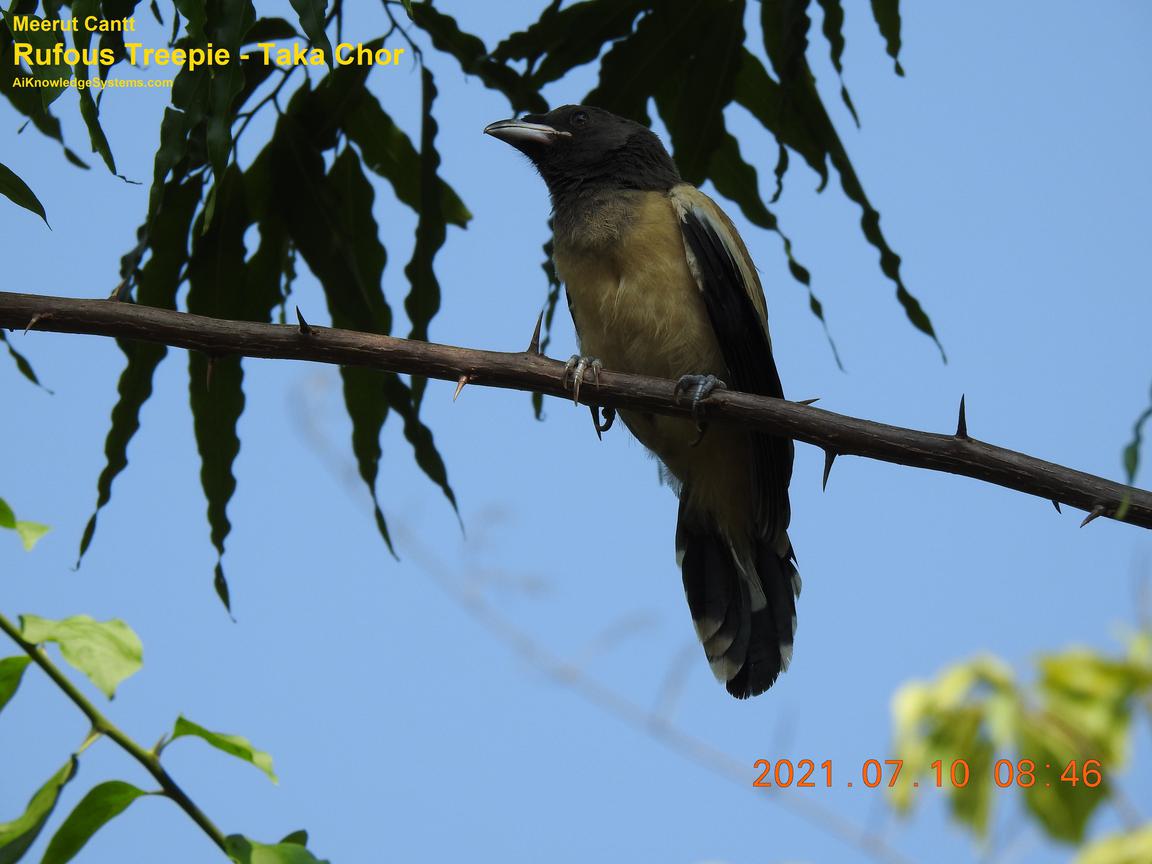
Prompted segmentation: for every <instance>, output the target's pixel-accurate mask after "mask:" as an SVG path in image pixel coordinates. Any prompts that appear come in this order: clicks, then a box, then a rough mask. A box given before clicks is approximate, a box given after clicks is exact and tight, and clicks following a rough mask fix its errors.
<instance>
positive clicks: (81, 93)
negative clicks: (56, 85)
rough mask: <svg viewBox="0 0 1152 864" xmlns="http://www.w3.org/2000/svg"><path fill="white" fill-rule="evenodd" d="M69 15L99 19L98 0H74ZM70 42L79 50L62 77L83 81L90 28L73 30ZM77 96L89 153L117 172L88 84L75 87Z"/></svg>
mask: <svg viewBox="0 0 1152 864" xmlns="http://www.w3.org/2000/svg"><path fill="white" fill-rule="evenodd" d="M72 14H73V15H74V16H76V17H77V18H81V19H83V18H87V17H88V16H90V15H91V16H95V17H97V18H100V17H102V16H101V15H100V0H73V2H72ZM72 41H73V42H74V43H75V47H76V50H77V52H79V59H78V60H77V61H76V66H75V67H74V68H73V69H71V70H68V67H64V68H65V69H66V70H68V71H67V72H65V76H67V75H68V73H69V72H72V73H74V74H75V75H76V80H78V81H83V80H86V79H88V78H89V77H91V76H90V74H89V73H90V70H89V68H88V66H87V65H86V64H85V63H84V53H83V52H84V51H86V50H88V47H89V45H90V44H91V43H92V31H91V30H89V29H87V28H86V27H77V28H76V29H75V31H74V32H73V33H72ZM76 95H77V97H78V98H79V100H80V116H81V117H83V118H84V125H85V126H87V127H88V138H89V140H90V141H91V143H92V152H93V153H99V154H100V158H101V159H103V160H104V164H105V165H106V166H107V168H108V170H109V171H111V172H112V173H113V174H116V173H117V172H116V160H115V159H114V158H113V156H112V147H111V145H109V143H108V137H107V136H106V135H105V134H104V129H103V128H102V127H101V126H100V109H99V108H98V107H97V105H96V100H95V99H94V98H93V97H92V90H91V89H90V88H88V87H83V88H79V87H78V88H76Z"/></svg>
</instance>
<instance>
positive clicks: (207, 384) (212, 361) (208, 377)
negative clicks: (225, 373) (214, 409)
mask: <svg viewBox="0 0 1152 864" xmlns="http://www.w3.org/2000/svg"><path fill="white" fill-rule="evenodd" d="M215 368H216V355H214V354H209V355H208V365H207V366H206V367H204V390H205V391H206V392H209V393H211V392H212V370H213V369H215Z"/></svg>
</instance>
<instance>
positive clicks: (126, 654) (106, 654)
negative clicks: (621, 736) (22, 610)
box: [20, 615, 144, 699]
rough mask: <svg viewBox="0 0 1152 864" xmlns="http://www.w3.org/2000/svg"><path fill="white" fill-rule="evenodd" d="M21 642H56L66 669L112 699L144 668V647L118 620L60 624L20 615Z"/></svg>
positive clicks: (82, 617)
mask: <svg viewBox="0 0 1152 864" xmlns="http://www.w3.org/2000/svg"><path fill="white" fill-rule="evenodd" d="M20 630H21V633H22V634H23V636H24V638H25V639H27V640H28V641H29V642H33V643H35V644H37V645H40V644H43V643H45V642H55V643H56V644H57V645H59V646H60V654H61V655H62V656H63V657H64V659H65V660H66V661H68V663H69V665H71V666H72V667H73V668H75V669H78V670H79V671H81V672H83V673H84V674H85V675H86V676H88V678H89V680H91V682H92V683H93V684H95V685H96V686H97V687H98V688H100V690H101V691H102V692H103V693H104V695H105V696H107V697H108V698H109V699H111V698H112V697H113V696H114V695H115V693H116V688H117V686H119V684H120V682H121V681H123V680H124V679H126V678H128V677H130V676H132V675H134V674H136V672H138V671H139V670H140V667H141V666H143V665H144V646H143V645H142V644H141V643H140V637H139V636H137V635H136V633H135V632H133V630H132V628H131V627H129V626H128V625H127V624H125V623H124V622H123V621H121V620H120V619H118V618H114V619H112V620H111V621H96V620H95V619H93V618H92V617H91V616H88V615H73V616H72V617H71V618H64V619H62V620H60V621H53V620H51V619H49V618H40V617H39V616H37V615H21V616H20Z"/></svg>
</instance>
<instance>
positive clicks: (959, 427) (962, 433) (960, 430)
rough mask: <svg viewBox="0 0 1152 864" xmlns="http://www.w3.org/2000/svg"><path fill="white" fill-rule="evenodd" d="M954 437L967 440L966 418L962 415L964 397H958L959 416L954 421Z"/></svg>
mask: <svg viewBox="0 0 1152 864" xmlns="http://www.w3.org/2000/svg"><path fill="white" fill-rule="evenodd" d="M956 437H957V438H962V439H964V440H967V438H968V418H967V417H966V416H965V415H964V397H963V396H961V397H960V418H959V419H958V420H957V421H956Z"/></svg>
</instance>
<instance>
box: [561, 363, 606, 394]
mask: <svg viewBox="0 0 1152 864" xmlns="http://www.w3.org/2000/svg"><path fill="white" fill-rule="evenodd" d="M603 368H604V364H602V363H601V362H600V361H599V360H598V359H597V358H595V357H582V356H581V355H579V354H573V355H572V356H571V357H569V358H568V362H567V363H565V364H564V374H563V375H561V376H560V386H561V387H567V386H568V379H569V378H571V379H572V401H573V402H574V403H575V402H579V401H580V385H581V384H583V383H584V375H585V374H586V373H587V372H588V371H589V370H591V371H592V383H593V384H595V385H596V386H597V387H599V386H600V370H601V369H603Z"/></svg>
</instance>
